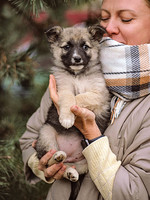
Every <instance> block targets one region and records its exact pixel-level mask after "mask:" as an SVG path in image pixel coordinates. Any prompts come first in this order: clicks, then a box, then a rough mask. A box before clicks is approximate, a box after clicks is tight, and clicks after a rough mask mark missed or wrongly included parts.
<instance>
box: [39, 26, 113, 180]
mask: <svg viewBox="0 0 150 200" xmlns="http://www.w3.org/2000/svg"><path fill="white" fill-rule="evenodd" d="M104 33H105V29H104V28H102V27H101V26H99V25H95V26H92V27H89V28H81V27H80V28H79V27H69V28H61V27H59V26H55V27H52V28H51V29H49V30H48V31H47V32H46V35H47V38H48V42H49V45H50V52H51V55H52V56H53V61H54V64H53V66H52V67H51V71H52V73H53V74H54V76H55V78H56V83H57V89H58V95H59V108H60V110H59V116H58V114H57V111H56V109H55V106H54V105H53V103H52V102H51V106H50V108H49V111H48V115H47V120H46V122H45V124H44V126H43V127H42V128H41V130H40V133H39V138H38V141H37V143H36V151H37V156H38V158H39V159H40V158H41V157H42V156H43V155H44V154H45V153H46V152H48V151H49V150H50V149H56V150H58V151H57V152H56V153H55V154H54V155H53V157H52V159H51V160H49V162H48V166H51V165H52V164H54V163H59V162H64V163H65V164H66V165H67V169H66V172H65V174H64V177H65V178H67V179H69V180H71V181H73V182H75V181H77V180H78V177H79V174H84V173H86V172H87V171H88V168H87V162H86V160H85V158H84V157H83V155H82V150H83V148H82V146H81V140H82V139H83V136H82V134H81V133H80V132H79V130H77V128H76V127H74V126H73V125H74V122H75V116H74V114H73V113H72V112H71V111H70V107H71V106H72V105H78V106H80V107H84V108H87V109H90V110H91V111H93V112H94V113H95V116H96V121H97V124H98V126H99V128H100V130H101V132H103V131H104V129H105V128H106V126H107V123H106V122H107V119H108V116H109V115H108V110H109V92H108V90H107V88H106V85H105V81H104V78H103V74H102V72H101V65H100V61H99V51H100V44H99V42H100V41H101V39H102V36H103V34H104ZM50 101H51V100H50ZM72 165H75V167H76V169H73V168H72V167H70V166H72Z"/></svg>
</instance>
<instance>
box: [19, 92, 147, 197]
mask: <svg viewBox="0 0 150 200" xmlns="http://www.w3.org/2000/svg"><path fill="white" fill-rule="evenodd" d="M48 108H49V92H48V90H47V92H46V93H45V95H44V96H43V98H42V101H41V105H40V108H39V109H38V110H37V111H36V112H35V113H34V114H33V115H32V117H31V118H30V119H29V121H28V123H27V130H26V132H25V133H24V135H23V136H22V137H21V139H20V144H21V149H22V154H23V160H24V163H25V173H26V177H27V180H28V181H29V182H30V183H36V182H37V181H39V179H38V178H37V177H35V175H34V174H33V173H32V171H31V170H30V168H29V167H28V166H27V161H28V159H29V157H30V156H31V155H32V154H33V153H34V149H33V148H32V147H31V144H32V141H33V140H35V139H36V138H37V136H38V130H39V129H40V127H41V126H42V124H43V123H44V122H45V119H46V114H47V111H48ZM105 135H106V136H107V137H108V139H109V143H110V147H111V150H112V151H113V153H115V154H116V156H117V159H118V160H121V162H122V164H121V167H120V168H119V170H118V171H117V174H116V177H115V181H114V186H113V197H112V198H113V200H141V199H142V200H148V199H150V95H149V96H147V97H145V98H140V99H138V100H135V101H133V102H130V103H127V104H126V106H125V108H124V109H123V111H122V113H121V114H120V116H119V118H118V119H115V122H114V124H113V125H110V126H109V127H108V128H107V130H106V131H105ZM69 194H70V182H69V181H67V180H64V179H63V180H59V181H55V182H54V183H53V185H52V187H51V189H50V191H49V194H48V197H47V200H58V199H61V200H67V199H68V197H69ZM84 199H85V200H102V199H103V198H102V196H101V195H100V193H99V192H98V190H97V189H96V187H95V185H94V183H93V182H92V181H91V179H90V176H89V174H87V175H86V176H85V178H84V180H83V183H82V186H81V189H80V192H79V194H78V197H77V200H84Z"/></svg>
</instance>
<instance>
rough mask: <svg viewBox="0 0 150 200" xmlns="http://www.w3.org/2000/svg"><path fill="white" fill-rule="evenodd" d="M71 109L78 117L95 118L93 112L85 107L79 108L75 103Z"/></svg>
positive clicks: (83, 118)
mask: <svg viewBox="0 0 150 200" xmlns="http://www.w3.org/2000/svg"><path fill="white" fill-rule="evenodd" d="M71 111H72V112H73V113H74V115H76V116H77V117H80V118H81V119H82V120H92V121H93V120H95V114H94V113H93V112H92V111H90V110H88V109H86V108H81V107H79V106H77V105H74V106H72V107H71Z"/></svg>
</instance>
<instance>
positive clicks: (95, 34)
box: [88, 25, 107, 42]
mask: <svg viewBox="0 0 150 200" xmlns="http://www.w3.org/2000/svg"><path fill="white" fill-rule="evenodd" d="M88 31H89V33H90V34H91V36H92V38H93V39H94V40H96V41H98V42H100V41H101V39H102V37H103V35H104V34H105V33H107V31H106V29H105V28H104V27H102V26H100V25H94V26H90V27H89V28H88Z"/></svg>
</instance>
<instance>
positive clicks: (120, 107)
mask: <svg viewBox="0 0 150 200" xmlns="http://www.w3.org/2000/svg"><path fill="white" fill-rule="evenodd" d="M101 25H102V26H104V27H105V28H106V30H107V32H108V35H106V36H108V37H109V38H105V39H104V40H103V41H102V43H101V45H102V51H101V61H102V66H103V71H104V76H105V78H106V83H107V86H108V88H109V89H110V92H112V94H114V97H113V98H112V101H111V108H112V115H111V124H110V125H109V126H108V128H107V129H106V131H105V133H104V135H105V136H104V137H101V132H100V130H99V129H98V127H97V125H96V122H95V118H94V117H95V116H94V114H93V113H92V112H91V111H89V110H87V109H83V108H79V107H78V106H76V105H75V106H73V107H72V108H71V111H72V112H73V113H74V114H75V115H76V122H75V126H76V127H77V128H78V129H79V130H80V131H81V132H82V134H83V135H84V137H85V138H87V139H88V140H90V143H91V144H90V145H89V146H87V147H86V148H85V149H84V150H83V155H84V156H85V158H86V159H87V162H88V168H89V174H90V176H89V174H87V175H86V176H85V177H84V179H83V181H82V184H81V187H80V191H79V193H78V196H77V200H81V199H82V200H84V199H86V200H88V199H89V200H91V199H92V200H102V199H105V200H110V199H114V200H125V199H130V200H132V199H133V200H134V199H137V200H138V199H143V200H148V199H150V156H149V155H150V95H149V93H150V89H149V87H150V86H149V82H150V81H149V80H150V79H149V73H150V72H149V71H150V44H149V43H150V34H149V33H150V1H149V0H103V2H102V7H101ZM110 38H111V39H113V40H111V39H110ZM106 58H107V59H106ZM50 94H51V98H52V99H53V101H54V103H55V105H56V107H57V109H58V111H59V107H58V106H57V102H58V99H59V97H58V95H57V92H56V84H55V79H54V77H53V76H51V77H50ZM48 99H49V92H48V91H47V92H46V93H45V95H44V96H43V98H42V101H41V106H40V108H39V109H38V110H37V112H36V113H34V114H33V116H32V117H31V118H30V120H29V121H28V124H27V131H26V132H25V133H24V135H23V136H22V138H21V139H20V143H21V148H22V152H23V159H24V162H25V170H26V175H27V178H28V180H29V181H30V182H31V183H35V182H36V179H37V178H36V176H38V177H40V178H41V179H43V180H45V181H47V182H50V183H52V182H53V181H54V180H57V181H55V182H54V183H53V185H52V187H51V190H50V192H49V194H48V197H47V200H48V199H53V200H55V199H56V200H57V199H69V195H70V183H69V182H68V181H65V180H64V179H61V177H62V175H63V173H64V171H65V166H64V165H63V163H60V164H55V165H53V166H51V167H49V168H46V167H45V165H46V163H47V161H48V159H50V158H51V157H52V155H53V153H54V152H55V151H54V150H51V151H50V152H48V153H47V154H46V155H45V156H43V158H42V159H41V160H40V161H39V162H38V163H36V164H35V159H34V158H33V156H32V155H33V153H34V152H35V150H34V148H32V147H31V144H32V143H33V141H34V140H36V138H37V132H38V130H39V128H40V127H41V126H42V124H43V123H44V121H45V118H46V113H47V110H48V107H49V103H48ZM29 166H30V167H29ZM37 166H38V168H37ZM31 169H32V171H33V172H34V173H35V174H36V176H35V175H34V174H33V173H32V172H31ZM45 177H46V178H45Z"/></svg>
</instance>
